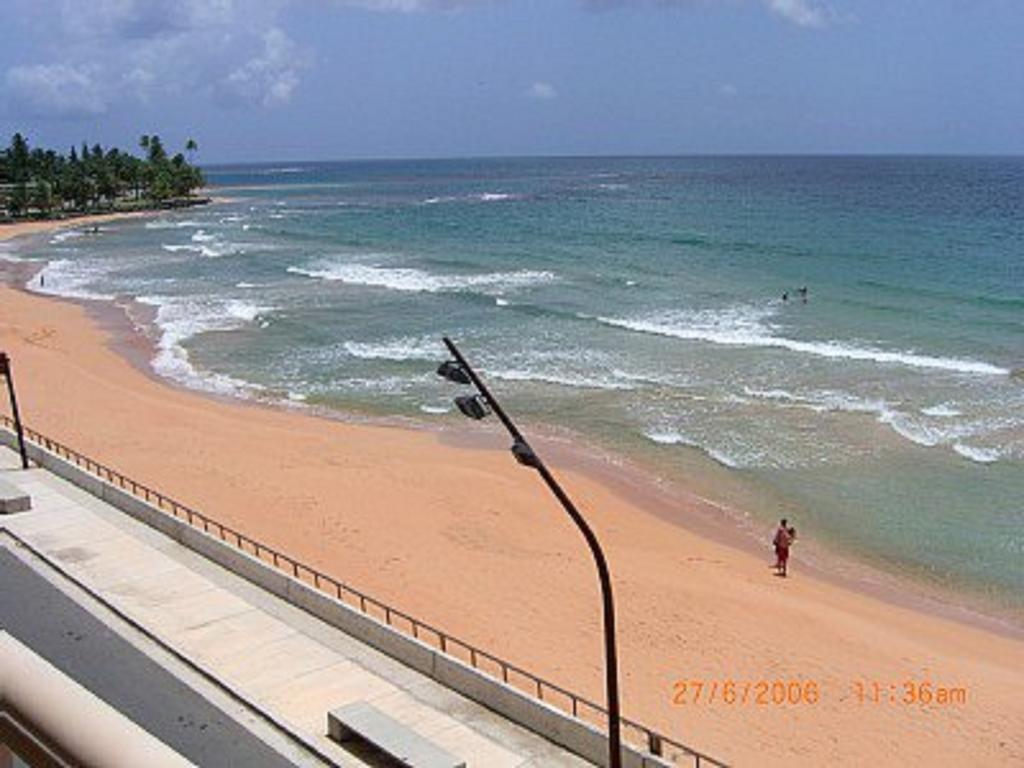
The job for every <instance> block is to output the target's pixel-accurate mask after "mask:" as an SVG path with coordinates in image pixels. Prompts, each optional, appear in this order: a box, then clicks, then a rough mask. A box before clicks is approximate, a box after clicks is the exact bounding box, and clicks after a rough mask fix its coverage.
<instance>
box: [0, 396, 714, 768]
mask: <svg viewBox="0 0 1024 768" xmlns="http://www.w3.org/2000/svg"><path fill="white" fill-rule="evenodd" d="M0 424H2V425H3V426H5V427H7V428H11V429H13V426H14V422H13V420H12V419H11V418H10V417H9V416H7V415H6V414H2V413H0ZM24 429H25V437H26V439H27V440H29V441H30V442H32V443H35V444H36V445H37V446H39V447H40V448H42V449H45V450H47V451H49V452H50V453H52V454H54V455H56V456H59V457H60V458H62V459H65V460H66V461H69V462H71V463H72V464H74V465H75V466H76V467H79V468H80V469H83V470H85V471H86V472H88V473H90V474H92V475H94V476H95V477H96V478H98V479H100V480H103V481H105V482H107V483H110V484H111V485H113V486H116V487H117V488H120V489H121V490H123V491H127V492H130V493H131V494H132V495H134V496H136V497H138V498H140V499H142V500H144V501H146V502H148V503H149V504H151V505H153V506H154V507H156V508H157V509H160V510H161V511H163V512H167V513H169V514H171V515H172V516H173V517H175V518H177V519H179V520H184V521H185V522H187V523H188V524H189V525H191V526H193V527H195V528H199V529H201V530H203V531H204V532H205V533H207V534H210V535H212V536H216V538H218V539H219V540H220V541H222V542H224V543H226V544H228V545H231V546H233V547H235V548H236V549H238V550H240V551H242V552H245V553H246V554H249V555H252V556H253V557H255V558H257V559H258V560H260V561H262V562H264V563H266V564H268V565H272V566H274V567H275V568H277V569H278V570H281V571H283V572H284V573H287V574H290V575H291V576H292V578H294V579H296V580H298V581H301V582H303V583H304V584H307V585H309V586H312V587H313V588H314V589H317V590H319V591H320V592H322V593H324V594H327V595H329V596H332V597H334V598H335V599H336V600H338V601H339V602H340V603H342V604H344V605H346V606H348V607H350V608H357V609H358V610H359V611H360V613H362V614H364V615H366V616H369V617H371V618H373V619H376V620H377V621H381V622H383V623H384V624H386V625H387V626H389V627H391V628H392V629H394V630H396V631H399V632H401V633H403V634H405V635H406V636H411V637H413V638H415V639H416V640H419V641H420V642H423V643H425V644H427V645H429V646H431V647H432V648H434V649H436V650H439V651H441V653H444V654H446V655H448V656H451V657H452V658H455V659H458V660H459V661H461V662H463V663H466V664H468V665H469V666H471V667H472V668H473V669H475V670H477V671H479V672H482V673H483V674H485V675H487V676H489V677H491V678H493V679H495V680H500V681H502V682H503V683H505V684H506V685H509V686H512V687H513V688H515V689H516V690H518V691H520V692H521V693H524V694H527V695H529V696H533V697H535V698H537V699H538V700H540V701H543V702H545V703H546V704H548V705H549V706H552V707H554V708H556V709H558V710H560V711H562V712H563V713H565V714H567V715H571V716H572V717H574V718H576V719H577V720H580V721H582V722H585V723H587V724H589V725H592V726H594V727H596V728H599V729H602V730H604V729H607V727H608V723H607V711H606V710H605V708H604V707H602V706H601V705H600V704H597V703H595V702H593V701H591V700H589V699H587V698H585V697H583V696H580V695H578V694H575V693H573V692H572V691H569V690H567V689H565V688H563V687H562V686H560V685H557V684H555V683H552V682H549V681H548V680H545V679H543V678H541V677H538V676H537V675H534V674H533V673H531V672H528V671H527V670H525V669H523V668H522V667H519V666H516V665H515V664H513V663H511V662H508V661H505V660H504V659H501V658H499V657H497V656H495V655H494V654H492V653H488V652H487V651H485V650H483V649H481V648H478V647H476V646H474V645H472V644H471V643H468V642H466V641H464V640H460V639H459V638H457V637H453V636H452V635H449V634H448V633H447V632H444V631H443V630H440V629H438V628H437V627H435V626H433V625H431V624H428V623H426V622H424V621H420V620H419V619H417V618H415V617H413V616H410V615H409V614H408V613H405V612H404V611H402V610H399V609H398V608H395V607H393V606H390V605H388V604H387V603H384V602H381V601H380V600H377V599H376V598H374V597H371V596H370V595H368V594H366V593H365V592H362V591H360V590H358V589H356V588H355V587H352V586H349V585H348V584H345V583H344V582H341V581H338V580H337V579H335V578H334V577H333V576H329V575H327V574H326V573H322V572H320V571H318V570H316V569H315V568H312V567H310V566H308V565H305V564H303V563H301V562H299V561H298V560H296V559H295V558H293V557H291V556H289V555H287V554H285V553H284V552H281V551H279V550H277V549H274V548H273V547H270V546H267V545H266V544H262V543H261V542H259V541H256V540H255V539H253V538H251V537H249V536H246V535H245V534H244V533H242V532H240V531H237V530H235V529H234V528H232V527H230V526H227V525H224V524H223V523H220V522H218V521H216V520H214V519H213V518H211V517H209V516H207V515H204V514H203V513H202V512H199V511H198V510H195V509H192V508H191V507H189V506H188V505H186V504H182V503H180V502H178V501H175V500H174V499H172V498H170V497H169V496H166V495H165V494H163V493H160V491H157V490H154V489H153V488H150V487H149V486H147V485H145V484H143V483H140V482H137V481H136V480H132V479H131V478H130V477H127V476H125V475H123V474H121V473H120V472H118V471H117V470H116V469H112V468H111V467H108V466H107V465H105V464H101V463H100V462H98V461H95V460H94V459H91V458H89V457H88V456H85V455H84V454H81V453H79V452H78V451H76V450H74V449H73V448H69V447H68V446H66V445H64V444H63V443H60V442H58V441H57V440H53V439H51V438H49V437H46V436H45V435H43V434H40V433H39V432H37V431H36V430H34V429H32V428H30V427H25V428H24ZM622 742H623V744H628V745H629V746H631V747H632V748H633V749H636V750H638V751H639V752H641V753H646V754H648V755H653V756H657V757H659V758H661V759H662V760H665V761H666V762H668V763H671V764H673V765H682V764H691V765H694V766H696V768H701V766H705V765H709V766H718V767H719V768H725V766H726V763H723V762H721V761H719V760H716V759H715V758H713V757H710V756H709V755H706V754H704V753H702V752H699V751H698V750H696V749H692V748H691V747H688V746H686V745H685V744H682V743H680V742H678V741H675V740H674V739H671V738H669V737H668V736H665V735H663V734H660V733H658V732H657V731H654V730H651V729H650V728H648V727H647V726H645V725H641V724H640V723H637V722H635V721H633V720H629V719H628V718H622Z"/></svg>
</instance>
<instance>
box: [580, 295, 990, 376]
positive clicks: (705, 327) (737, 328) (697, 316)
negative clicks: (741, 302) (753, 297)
mask: <svg viewBox="0 0 1024 768" xmlns="http://www.w3.org/2000/svg"><path fill="white" fill-rule="evenodd" d="M770 314H771V311H770V310H768V309H761V308H757V307H745V306H741V307H732V308H727V309H720V310H700V311H693V312H673V313H662V314H659V315H653V316H650V317H646V318H638V319H629V318H625V319H623V318H614V317H598V318H597V320H598V321H599V322H601V323H603V324H605V325H609V326H613V327H616V328H623V329H625V330H628V331H634V332H636V333H648V334H654V335H657V336H667V337H670V338H675V339H685V340H688V341H704V342H708V343H711V344H720V345H725V346H739V347H766V348H774V349H787V350H789V351H791V352H799V353H801V354H806V355H815V356H817V357H824V358H829V359H837V360H856V361H863V362H874V363H882V364H894V365H903V366H909V367H913V368H928V369H936V370H944V371H951V372H954V373H965V374H975V375H990V376H997V375H998V376H1005V375H1007V374H1009V373H1010V371H1009V370H1007V369H1006V368H1001V367H999V366H996V365H992V364H990V363H985V362H981V361H977V360H964V359H960V358H952V357H935V356H932V355H921V354H917V353H914V352H896V351H889V350H884V349H877V348H874V347H867V346H857V345H854V344H848V343H845V342H841V341H802V340H799V339H789V338H786V337H784V336H776V335H774V333H773V331H772V328H771V327H770V326H769V325H767V324H766V323H765V322H764V321H765V319H766V318H767V317H768V316H770Z"/></svg>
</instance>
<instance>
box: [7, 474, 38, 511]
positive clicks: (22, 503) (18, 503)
mask: <svg viewBox="0 0 1024 768" xmlns="http://www.w3.org/2000/svg"><path fill="white" fill-rule="evenodd" d="M30 509H32V499H31V498H29V495H28V494H27V493H25V492H24V491H23V490H21V489H20V488H18V486H16V485H14V484H13V483H9V482H7V481H6V480H4V479H3V477H0V515H9V514H11V513H12V512H27V511H28V510H30Z"/></svg>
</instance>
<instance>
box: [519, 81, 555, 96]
mask: <svg viewBox="0 0 1024 768" xmlns="http://www.w3.org/2000/svg"><path fill="white" fill-rule="evenodd" d="M526 95H527V96H528V97H530V98H531V99H538V100H540V101H550V100H551V99H557V98H558V90H557V89H556V88H555V86H553V85H552V84H551V83H545V82H543V81H538V82H536V83H534V84H533V85H531V86H530V87H529V88H527V89H526Z"/></svg>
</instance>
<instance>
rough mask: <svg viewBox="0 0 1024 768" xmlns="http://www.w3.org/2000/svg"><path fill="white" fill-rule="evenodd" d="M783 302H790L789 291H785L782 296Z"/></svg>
mask: <svg viewBox="0 0 1024 768" xmlns="http://www.w3.org/2000/svg"><path fill="white" fill-rule="evenodd" d="M782 300H783V301H789V291H784V292H783V294H782Z"/></svg>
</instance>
